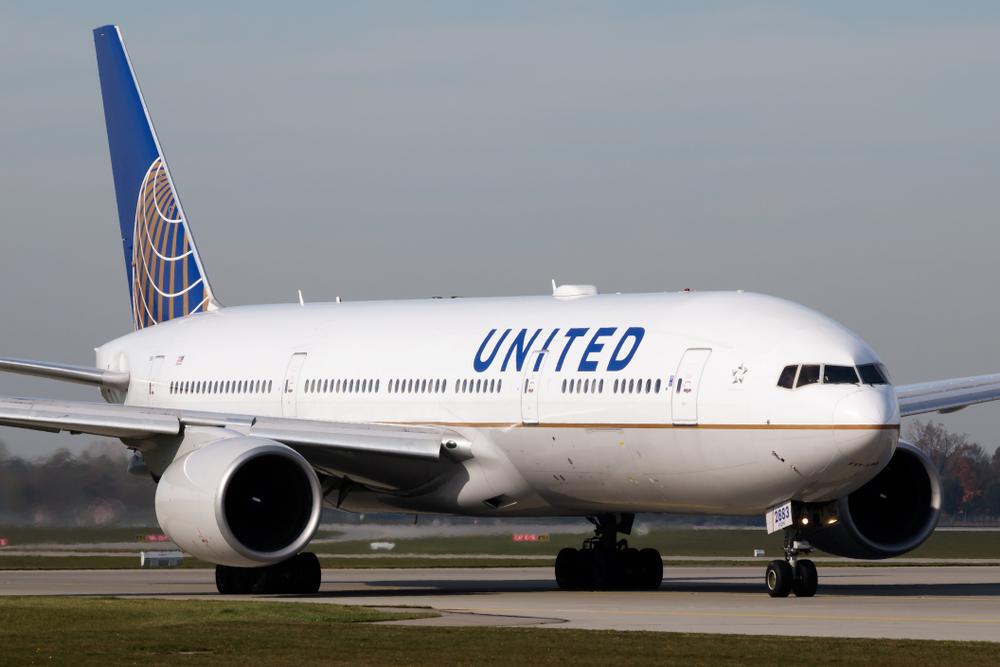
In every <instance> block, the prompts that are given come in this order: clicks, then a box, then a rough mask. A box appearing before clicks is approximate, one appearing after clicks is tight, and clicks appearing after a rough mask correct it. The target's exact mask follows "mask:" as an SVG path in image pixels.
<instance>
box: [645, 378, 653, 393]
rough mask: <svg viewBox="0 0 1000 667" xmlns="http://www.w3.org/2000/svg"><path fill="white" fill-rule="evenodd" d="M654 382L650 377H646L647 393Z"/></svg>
mask: <svg viewBox="0 0 1000 667" xmlns="http://www.w3.org/2000/svg"><path fill="white" fill-rule="evenodd" d="M652 382H653V381H652V380H650V379H648V378H647V379H646V393H647V394H648V393H649V389H650V387H651V386H652Z"/></svg>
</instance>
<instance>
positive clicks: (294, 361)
mask: <svg viewBox="0 0 1000 667" xmlns="http://www.w3.org/2000/svg"><path fill="white" fill-rule="evenodd" d="M305 363H306V353H305V352H298V353H296V354H293V355H292V358H291V360H290V361H289V362H288V370H286V371H285V382H284V384H282V385H281V414H282V416H284V417H294V416H296V415H295V398H296V396H298V385H299V377H300V376H301V374H302V365H303V364H305Z"/></svg>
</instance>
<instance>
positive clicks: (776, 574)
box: [764, 527, 819, 598]
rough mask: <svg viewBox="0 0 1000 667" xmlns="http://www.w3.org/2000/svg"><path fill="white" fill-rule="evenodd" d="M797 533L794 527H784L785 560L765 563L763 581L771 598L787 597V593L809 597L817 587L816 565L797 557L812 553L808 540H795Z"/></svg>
mask: <svg viewBox="0 0 1000 667" xmlns="http://www.w3.org/2000/svg"><path fill="white" fill-rule="evenodd" d="M797 533H798V530H797V529H795V528H791V527H789V528H785V560H772V561H771V562H770V563H768V565H767V572H766V573H765V574H764V583H765V584H766V585H767V594H768V595H770V596H771V597H773V598H787V597H788V594H789V593H795V597H800V598H811V597H812V596H814V595H816V589H817V588H818V587H819V577H818V576H817V574H816V565H815V564H814V563H813V562H812V561H811V560H808V559H806V558H799V556H805V555H808V554H810V553H812V551H813V548H812V546H811V545H810V544H809V543H808V542H805V541H798V540H796V539H795V537H796V536H797Z"/></svg>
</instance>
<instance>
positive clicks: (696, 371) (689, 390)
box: [670, 348, 712, 426]
mask: <svg viewBox="0 0 1000 667" xmlns="http://www.w3.org/2000/svg"><path fill="white" fill-rule="evenodd" d="M710 354H712V350H709V349H704V348H695V349H690V350H688V351H686V352H685V353H684V356H683V357H681V363H680V365H679V366H678V367H677V376H676V378H675V383H674V387H673V397H672V399H671V402H670V406H671V410H672V412H673V422H674V424H678V425H685V426H694V425H696V424H697V423H698V388H699V387H700V385H701V377H702V375H703V373H704V371H705V363H706V362H707V361H708V357H709V355H710Z"/></svg>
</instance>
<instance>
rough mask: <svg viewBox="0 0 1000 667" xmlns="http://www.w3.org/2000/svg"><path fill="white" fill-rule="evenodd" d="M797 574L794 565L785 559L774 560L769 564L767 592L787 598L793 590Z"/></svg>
mask: <svg viewBox="0 0 1000 667" xmlns="http://www.w3.org/2000/svg"><path fill="white" fill-rule="evenodd" d="M794 579H795V575H794V574H793V573H792V566H791V565H789V564H788V563H787V562H785V561H783V560H772V561H771V562H770V563H769V564H768V566H767V573H766V574H765V575H764V583H765V584H767V594H768V595H770V596H771V597H773V598H787V597H788V594H789V593H791V592H792V584H793V582H794Z"/></svg>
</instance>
